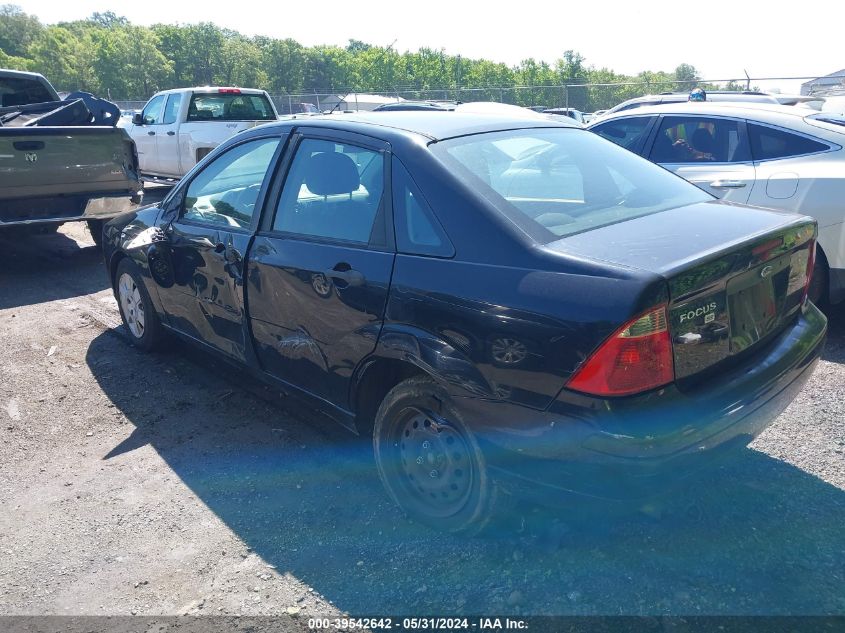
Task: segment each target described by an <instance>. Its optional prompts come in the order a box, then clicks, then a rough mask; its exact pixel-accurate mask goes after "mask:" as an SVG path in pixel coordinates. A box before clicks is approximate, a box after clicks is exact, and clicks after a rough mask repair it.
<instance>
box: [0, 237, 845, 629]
mask: <svg viewBox="0 0 845 633" xmlns="http://www.w3.org/2000/svg"><path fill="white" fill-rule="evenodd" d="M0 253H2V254H0V262H2V268H1V269H0V349H2V350H3V358H2V360H1V361H0V438H2V442H0V614H5V615H8V614H19V615H21V614H74V615H86V614H90V615H96V614H109V615H128V614H138V615H166V614H243V615H259V614H280V613H295V614H299V616H300V617H307V616H311V615H316V614H321V615H331V614H338V613H352V614H358V615H364V614H370V615H378V614H388V613H390V614H407V615H420V614H432V613H435V614H444V615H458V614H490V613H497V614H506V613H507V614H515V615H519V614H522V615H527V614H531V615H538V614H673V615H674V614H845V428H843V420H845V399H844V398H843V393H845V312H843V311H839V312H838V313H833V314H831V335H830V339H829V343H828V347H827V351H826V353H825V357H824V361H823V362H822V363H821V364H820V365H819V367H818V369H817V371H816V373H815V375H814V376H813V378H812V379H811V381H810V383H809V384H808V386H807V388H806V389H805V390H804V392H803V393H802V394H801V395H800V396H799V398H798V399H797V400H796V401H795V402H794V403H793V404H792V406H791V407H790V408H789V409H788V410H787V411H786V412H785V413H784V414H783V415H782V416H781V417H780V418H779V419H778V420H777V422H776V423H775V424H774V425H773V426H772V427H771V428H770V429H769V430H768V431H767V432H766V433H765V434H764V435H762V436H761V437H760V438H759V439H758V440H757V441H756V442H755V443H754V444H753V445H752V447H751V448H749V449H748V450H746V451H745V452H744V454H743V455H742V458H741V459H740V460H738V461H736V462H732V463H730V464H726V465H725V466H724V467H723V468H721V469H720V470H718V471H715V472H712V473H710V474H708V475H707V477H706V479H703V480H701V481H699V482H698V483H697V485H696V486H692V487H689V488H687V489H685V491H684V492H683V493H682V494H679V495H677V496H676V497H675V498H674V499H672V500H671V501H666V500H664V501H661V502H659V503H658V502H655V503H653V504H650V505H649V506H647V507H645V508H643V509H642V511H641V512H637V513H629V514H625V515H618V516H613V517H603V518H598V517H593V518H592V519H589V518H588V519H581V520H579V521H574V520H571V519H570V516H571V513H568V512H566V511H564V510H558V511H554V512H553V511H549V510H539V509H536V508H520V509H518V511H515V514H514V519H515V520H514V522H513V525H511V526H509V527H508V528H507V529H504V530H503V531H502V533H501V534H498V535H494V536H492V537H489V538H485V539H474V540H465V539H456V538H452V537H448V536H444V535H440V534H436V533H434V532H431V531H429V530H427V529H425V528H423V527H421V526H418V525H415V524H412V523H410V522H409V521H407V520H406V519H405V518H403V517H402V515H401V514H400V513H399V512H398V511H397V510H395V509H394V508H393V506H392V505H391V503H390V502H389V501H388V499H387V498H386V496H385V494H384V493H383V492H382V489H381V486H380V484H379V482H378V480H377V477H376V474H375V469H374V466H373V463H372V458H371V456H370V449H369V447H368V446H367V443H366V442H364V441H361V440H357V439H355V438H353V437H352V436H351V435H349V434H347V433H346V432H345V431H343V430H342V429H340V428H339V427H335V426H334V425H333V424H332V423H330V422H328V421H327V420H325V419H322V418H321V417H319V416H315V414H313V413H311V412H309V411H307V410H303V409H302V408H301V407H300V406H298V405H297V404H296V403H295V402H289V401H286V400H285V399H284V398H282V397H281V396H279V395H277V394H274V393H272V392H270V391H268V390H266V389H264V388H261V387H256V386H254V385H251V384H249V382H248V381H247V380H246V379H245V378H244V377H243V376H242V375H241V374H240V373H239V372H237V370H233V369H232V368H229V367H226V366H223V365H220V364H218V363H216V362H214V361H212V360H211V359H210V358H208V357H207V356H204V355H202V354H199V353H197V352H194V351H192V350H190V349H188V348H186V347H185V346H183V345H180V344H174V346H173V349H172V350H170V351H168V352H166V353H162V354H157V355H143V354H141V353H139V352H136V351H135V350H134V349H133V348H131V347H130V346H129V345H128V344H127V343H126V342H125V341H124V340H123V338H122V333H121V330H120V328H118V327H116V326H118V325H119V318H118V315H117V307H116V304H115V302H114V299H113V298H112V296H111V293H110V291H109V290H108V284H107V280H106V276H105V272H104V268H103V266H102V263H101V262H100V259H99V257H100V256H99V254H98V252H97V251H96V250H95V249H94V248H93V245H92V242H91V240H90V237H89V236H88V234H87V233H86V232H85V230H84V229H83V228H81V227H80V226H79V225H66V226H65V227H63V228H62V230H61V232H60V233H58V234H56V235H47V236H35V237H31V238H27V239H14V240H13V239H10V238H8V237H6V238H3V237H0Z"/></svg>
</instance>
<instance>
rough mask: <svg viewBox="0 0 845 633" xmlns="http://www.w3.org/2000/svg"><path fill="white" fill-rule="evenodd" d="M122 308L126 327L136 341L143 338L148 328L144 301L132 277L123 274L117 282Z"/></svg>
mask: <svg viewBox="0 0 845 633" xmlns="http://www.w3.org/2000/svg"><path fill="white" fill-rule="evenodd" d="M117 293H118V298H119V299H120V307H121V310H122V312H123V317H124V319H125V320H126V327H128V328H129V331H130V332H131V333H132V336H134V337H135V338H136V339H140V338H143V336H144V331H145V327H146V317H145V314H144V301H143V299H142V298H141V291H140V289H139V288H138V286H137V284H136V283H135V280H134V279H133V278H132V275H130V274H129V273H123V274H122V275H121V276H120V279H119V280H118V282H117Z"/></svg>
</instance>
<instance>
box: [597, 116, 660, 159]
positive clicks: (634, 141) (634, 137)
mask: <svg viewBox="0 0 845 633" xmlns="http://www.w3.org/2000/svg"><path fill="white" fill-rule="evenodd" d="M650 120H651V119H649V118H648V117H631V118H629V119H616V120H613V121H608V122H607V123H602V124H601V125H598V126H596V127H594V128H593V129H592V131H593V132H595V133H596V134H598V135H599V136H601V137H602V138H606V139H607V140H608V141H612V142H614V143H616V144H617V145H619V146H621V147H624V148H625V149H627V150H631V151H632V152H636V151H637V150H638V149H639V148H640V147H641V146H642V143H643V138H644V137H645V133H646V130H647V129H648V124H649V122H650Z"/></svg>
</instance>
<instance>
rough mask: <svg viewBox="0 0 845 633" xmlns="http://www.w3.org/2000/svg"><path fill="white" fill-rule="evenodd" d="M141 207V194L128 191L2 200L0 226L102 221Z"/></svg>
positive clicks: (0, 204) (0, 203)
mask: <svg viewBox="0 0 845 633" xmlns="http://www.w3.org/2000/svg"><path fill="white" fill-rule="evenodd" d="M141 204H142V199H141V195H140V194H139V193H137V192H128V191H120V192H116V193H106V194H97V195H96V196H93V197H87V196H62V197H56V198H27V199H22V200H4V201H2V202H0V227H5V226H27V225H37V224H56V223H61V222H74V221H86V220H105V219H109V218H113V217H115V216H117V215H120V214H121V213H125V212H126V211H133V210H135V209H138V208H139V207H140V206H141Z"/></svg>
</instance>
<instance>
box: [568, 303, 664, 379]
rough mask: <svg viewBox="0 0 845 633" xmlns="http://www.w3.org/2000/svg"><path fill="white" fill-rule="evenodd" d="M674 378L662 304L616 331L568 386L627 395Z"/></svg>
mask: <svg viewBox="0 0 845 633" xmlns="http://www.w3.org/2000/svg"><path fill="white" fill-rule="evenodd" d="M674 379H675V367H674V360H673V356H672V340H671V338H670V337H669V328H668V326H667V322H666V306H659V307H657V308H652V309H651V310H649V311H648V312H646V313H645V314H643V315H642V316H638V317H637V318H635V319H631V321H629V322H628V323H626V324H625V325H623V326H622V327H621V328H619V329H618V330H617V331H616V332H614V333H613V336H611V337H610V338H609V339H607V340H606V341H605V342H604V343H603V344H602V346H601V347H599V348H598V350H596V352H595V353H594V354H593V355H592V356H591V357H590V358H588V359H587V360H586V362H585V363H584V364H583V365H582V366H581V368H580V369H579V370H578V371H577V372H575V375H574V376H573V377H572V378H571V379H570V380H569V382H568V383H567V385H566V386H567V387H568V388H569V389H574V390H576V391H583V392H585V393H589V394H593V395H597V396H627V395H631V394H633V393H640V392H642V391H648V390H649V389H656V388H657V387H662V386H663V385H666V384H668V383H670V382H672V381H673V380H674Z"/></svg>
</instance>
